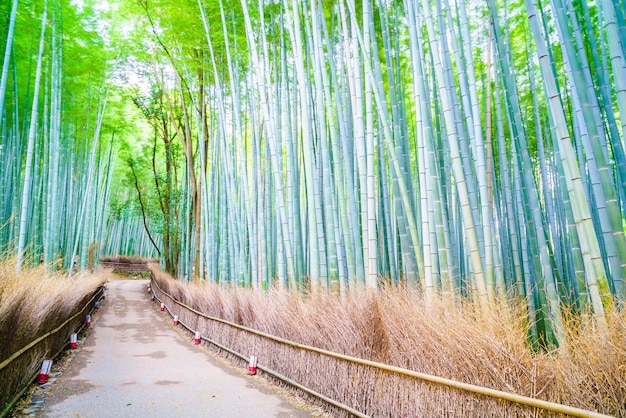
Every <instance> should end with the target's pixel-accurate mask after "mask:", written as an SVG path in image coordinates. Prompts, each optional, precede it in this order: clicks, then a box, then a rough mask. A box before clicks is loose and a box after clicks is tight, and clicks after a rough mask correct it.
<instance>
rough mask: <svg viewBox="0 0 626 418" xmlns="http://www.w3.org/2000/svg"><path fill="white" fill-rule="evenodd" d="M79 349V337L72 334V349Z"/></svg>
mask: <svg viewBox="0 0 626 418" xmlns="http://www.w3.org/2000/svg"><path fill="white" fill-rule="evenodd" d="M76 347H78V335H77V334H76V333H75V332H74V333H72V334H70V348H76Z"/></svg>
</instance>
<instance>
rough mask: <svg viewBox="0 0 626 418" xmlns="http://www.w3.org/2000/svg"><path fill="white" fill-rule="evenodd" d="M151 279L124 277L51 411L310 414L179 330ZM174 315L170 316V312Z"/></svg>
mask: <svg viewBox="0 0 626 418" xmlns="http://www.w3.org/2000/svg"><path fill="white" fill-rule="evenodd" d="M146 283H147V281H145V280H116V281H112V282H110V283H109V294H108V297H107V299H106V301H105V302H106V303H105V304H104V306H103V308H102V309H101V313H100V314H98V317H97V318H96V319H95V321H94V323H93V324H92V329H91V330H90V333H89V336H88V337H87V339H86V342H85V345H84V346H83V347H82V348H81V349H80V350H81V351H80V352H79V353H77V354H76V355H75V356H74V358H73V359H72V361H71V363H70V364H69V366H68V367H67V369H68V370H66V371H65V372H64V373H63V374H62V375H61V376H60V377H59V379H58V380H57V381H56V382H55V383H54V385H53V386H52V387H51V388H50V393H49V395H48V397H47V400H46V401H45V403H44V405H43V410H42V412H43V416H44V417H107V418H108V417H116V418H122V417H185V418H190V417H244V416H249V417H284V418H291V417H309V416H311V414H310V413H306V412H304V411H303V410H301V409H298V408H297V407H295V406H292V405H291V404H290V403H289V402H288V401H287V400H286V399H285V398H283V397H281V396H282V395H278V394H276V393H275V392H274V391H273V390H272V389H271V388H269V389H268V387H267V386H266V385H267V384H265V385H264V384H262V382H261V381H259V378H256V377H247V376H245V375H243V374H240V373H237V372H236V371H233V370H229V368H228V367H227V366H225V365H223V364H220V362H219V361H218V360H216V359H215V358H213V357H212V356H211V355H210V354H208V353H207V352H205V351H204V350H202V349H200V348H199V347H198V346H194V345H193V341H192V339H191V338H189V339H185V338H183V337H182V336H181V334H180V333H179V332H177V331H175V330H174V329H173V326H172V325H170V322H169V320H167V319H166V317H165V315H163V314H161V313H160V312H159V311H158V309H155V305H154V304H151V303H150V302H149V300H148V297H147V294H146V291H145V289H146ZM168 318H169V317H168Z"/></svg>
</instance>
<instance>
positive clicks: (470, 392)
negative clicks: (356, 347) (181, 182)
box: [151, 275, 608, 417]
mask: <svg viewBox="0 0 626 418" xmlns="http://www.w3.org/2000/svg"><path fill="white" fill-rule="evenodd" d="M151 285H152V291H153V293H154V294H155V297H156V298H157V300H158V301H159V302H163V303H164V304H165V308H166V309H167V311H168V313H169V314H170V315H171V316H172V317H173V316H174V315H177V316H178V318H179V322H180V323H181V324H183V325H184V326H185V328H186V329H187V330H189V331H190V332H191V333H192V334H193V333H194V332H195V331H200V333H201V335H202V339H203V340H205V341H207V342H209V343H211V344H213V345H215V346H216V347H217V348H219V349H220V350H223V351H225V352H227V353H229V354H230V355H233V356H235V357H237V358H239V359H241V360H244V361H246V360H247V357H246V356H245V355H244V354H241V353H249V354H255V355H257V356H258V359H259V364H258V365H257V368H258V369H260V370H263V371H265V372H269V374H271V375H273V376H274V377H276V378H278V379H280V380H282V381H284V382H286V383H288V384H290V385H293V386H295V387H297V388H299V389H301V390H303V391H305V392H306V393H309V394H311V395H313V396H315V397H317V398H320V399H322V400H324V401H325V402H327V403H329V404H331V405H333V406H335V407H336V408H338V411H340V412H341V413H343V414H349V415H355V416H400V417H417V416H441V415H450V414H452V415H454V416H457V415H458V416H474V415H481V414H483V413H484V412H485V411H489V413H490V414H493V415H494V416H533V415H536V414H537V413H541V411H544V413H549V414H550V415H551V416H553V415H554V414H563V415H567V416H574V417H608V415H604V414H600V413H597V412H594V411H587V410H583V409H580V408H575V407H571V406H567V405H562V404H558V403H553V402H548V401H544V400H540V399H535V398H531V397H527V396H521V395H517V394H514V393H509V392H504V391H500V390H495V389H491V388H486V387H481V386H476V385H472V384H468V383H464V382H459V381H455V380H451V379H446V378H442V377H439V376H433V375H429V374H425V373H420V372H416V371H413V370H408V369H404V368H401V367H396V366H391V365H388V364H384V363H380V362H375V361H371V360H365V359H362V358H357V357H352V356H349V355H344V354H340V353H335V352H332V351H328V350H324V349H320V348H317V347H312V346H308V345H303V344H299V343H297V342H294V341H290V340H287V339H284V338H280V337H277V336H274V335H270V334H267V333H264V332H261V331H258V330H255V329H252V328H248V327H245V326H243V325H240V324H236V323H233V322H230V321H226V320H224V319H221V318H217V317H212V316H208V315H205V314H204V313H202V312H199V311H198V310H196V309H194V308H192V307H190V306H187V305H185V304H184V303H182V302H180V301H178V300H175V299H174V298H173V297H172V296H171V295H170V294H169V293H167V292H166V291H164V290H163V289H162V288H161V287H160V286H159V284H158V283H157V281H156V280H155V279H154V275H153V279H152V281H151ZM208 336H210V338H209V337H208ZM416 355H418V353H416ZM332 382H341V384H333V383H332ZM372 382H374V383H372ZM451 393H452V394H454V395H455V396H461V397H463V402H460V403H459V402H457V403H454V405H451V404H450V398H451ZM359 411H361V412H359Z"/></svg>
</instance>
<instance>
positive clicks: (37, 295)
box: [0, 260, 105, 410]
mask: <svg viewBox="0 0 626 418" xmlns="http://www.w3.org/2000/svg"><path fill="white" fill-rule="evenodd" d="M104 279H105V278H104V276H103V274H87V273H80V274H78V275H76V276H74V277H72V278H67V277H66V275H64V274H61V273H51V272H49V271H46V269H45V268H44V267H36V268H32V269H23V270H21V272H20V273H16V265H15V262H14V260H8V261H3V262H0V362H2V361H4V360H5V359H7V358H9V357H10V356H11V355H12V354H13V353H15V352H17V351H19V350H20V349H21V348H22V347H24V346H25V345H27V344H28V343H30V342H31V341H33V340H35V339H37V338H38V337H39V336H41V335H43V334H45V333H47V332H49V331H51V330H53V329H55V328H56V327H58V326H59V325H61V324H62V323H63V322H65V321H66V320H67V319H68V318H70V317H71V316H72V315H74V314H75V313H76V312H78V310H79V309H81V308H83V306H84V305H85V304H86V303H87V302H88V301H89V299H90V298H91V296H92V295H93V293H94V291H96V289H97V288H98V287H99V286H100V285H101V284H102V283H103V281H104ZM81 322H84V318H83V317H79V318H76V319H75V320H74V321H71V322H70V323H69V324H68V325H66V326H65V327H64V328H63V329H62V330H61V331H59V332H58V333H57V334H55V335H54V336H51V337H50V338H47V339H46V340H44V341H42V342H41V343H39V344H37V345H36V346H35V347H33V349H31V350H29V351H28V352H27V353H25V354H23V355H22V356H20V357H19V358H18V359H16V360H15V361H13V362H11V363H10V364H9V365H8V366H7V367H5V368H4V369H2V370H0V405H1V406H2V408H1V409H0V410H4V409H5V407H6V406H7V403H9V402H10V401H11V400H12V398H13V397H14V396H16V394H17V392H18V391H19V390H20V389H22V388H23V386H24V385H25V384H26V383H27V382H28V380H29V378H30V377H32V376H33V374H34V373H36V371H37V369H38V368H39V367H40V365H41V361H42V359H44V358H45V357H47V356H50V355H52V354H53V353H55V352H56V351H58V350H59V349H60V348H61V347H63V346H64V345H65V344H66V343H67V342H68V341H69V334H71V333H72V332H74V330H75V329H76V328H77V327H78V326H79V324H80V323H81Z"/></svg>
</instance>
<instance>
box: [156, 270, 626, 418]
mask: <svg viewBox="0 0 626 418" xmlns="http://www.w3.org/2000/svg"><path fill="white" fill-rule="evenodd" d="M154 273H155V276H156V277H155V278H156V280H157V281H158V283H159V286H161V287H162V288H164V289H167V290H168V291H169V292H171V293H172V294H174V295H175V297H176V298H180V300H182V301H188V302H185V303H189V304H190V305H191V306H193V307H194V308H196V309H198V310H200V311H202V312H204V313H205V314H208V315H211V316H217V317H220V318H223V319H227V320H230V321H233V322H236V323H241V324H243V325H245V326H248V327H251V328H255V329H258V330H260V331H264V332H267V333H270V334H273V335H276V336H279V337H283V338H286V339H289V340H292V341H296V342H298V343H300V344H306V345H311V346H315V347H319V348H323V349H327V350H331V351H335V352H338V353H343V354H348V355H351V356H355V357H361V358H365V359H370V360H375V361H379V362H383V363H387V364H391V365H395V366H400V367H404V368H407V369H411V370H415V371H419V372H423V373H428V374H433V375H437V376H442V377H446V378H450V379H454V380H458V381H462V382H466V383H471V384H475V385H480V386H485V387H489V388H494V389H498V390H503V391H507V392H512V393H517V394H520V395H525V396H530V397H535V398H540V399H544V400H548V401H552V402H559V403H563V404H566V405H571V406H575V407H579V408H583V409H588V410H594V411H598V412H601V413H605V414H611V415H617V416H626V406H625V405H626V349H625V348H624V342H625V341H626V313H625V312H611V313H609V314H608V315H609V318H608V319H609V328H610V332H609V336H608V338H606V339H603V338H602V337H601V336H600V335H599V334H598V333H597V332H596V331H595V330H594V329H593V327H592V326H591V325H590V323H585V322H584V321H582V320H581V319H580V318H579V319H577V320H574V319H571V320H569V321H567V322H566V326H567V329H568V335H569V337H568V345H567V347H565V348H561V349H559V350H556V351H553V352H550V353H533V351H532V350H531V348H530V347H529V345H528V340H527V335H528V329H527V322H526V319H525V315H524V308H523V307H522V306H513V307H511V306H507V305H505V304H499V305H497V306H495V307H494V308H493V309H492V310H491V312H489V313H487V314H485V313H484V312H482V310H480V309H478V307H477V306H476V305H475V304H473V303H471V302H463V303H461V304H458V303H456V304H455V303H454V302H452V301H450V300H446V299H443V298H441V299H435V300H432V301H429V302H428V303H426V302H425V301H424V299H423V298H422V297H421V296H419V295H418V294H415V293H411V292H410V291H408V290H402V289H395V288H387V289H383V290H381V291H379V292H376V293H371V292H368V291H365V290H359V289H357V290H356V291H355V292H353V293H351V294H349V295H347V296H344V297H343V298H341V297H339V296H337V295H333V294H319V293H312V294H308V295H302V294H299V293H294V292H289V291H286V290H280V289H275V290H271V291H268V292H254V291H251V290H246V289H240V288H231V287H221V288H220V287H218V286H216V285H210V284H201V285H198V284H183V283H180V282H177V281H174V280H171V279H170V278H168V277H167V276H166V275H165V274H163V273H161V272H158V271H155V272H154ZM175 313H176V314H178V315H179V316H181V315H182V316H184V317H185V319H183V321H186V322H187V323H191V324H192V326H193V327H195V326H197V327H198V329H200V330H201V331H202V333H203V335H206V336H209V337H210V338H212V339H214V340H216V341H217V342H219V343H221V344H224V345H226V346H228V347H230V348H232V349H234V350H236V351H238V352H240V353H244V354H252V353H255V354H257V355H258V358H259V364H262V365H264V366H266V367H269V368H270V369H273V370H275V371H277V372H279V373H282V374H284V375H286V376H288V377H290V378H292V379H293V380H295V381H296V382H299V383H301V384H304V385H305V386H307V387H310V388H312V389H314V390H317V391H319V392H321V393H323V394H324V395H326V396H329V397H331V398H333V399H336V400H338V401H340V402H342V403H344V404H347V405H350V406H351V407H353V408H356V409H358V410H360V411H362V412H364V413H366V414H368V415H371V416H404V415H405V414H407V416H413V415H416V416H535V414H536V413H537V414H538V415H539V416H546V415H548V416H554V414H548V413H542V412H541V411H538V412H537V411H534V410H533V409H532V408H527V407H523V406H518V405H513V404H510V403H506V402H501V401H499V400H495V399H489V398H486V397H483V396H480V395H473V394H471V393H468V392H464V391H460V390H454V389H449V388H444V387H441V386H436V385H433V384H430V383H426V382H422V381H419V380H415V379H412V378H407V377H403V376H399V375H396V374H391V373H387V372H382V371H380V370H375V369H372V368H369V367H363V366H355V365H353V364H350V363H346V362H345V361H341V360H336V359H331V358H326V357H322V356H320V355H319V354H314V353H310V352H307V351H304V350H300V349H296V348H293V347H290V346H285V345H282V344H278V343H275V342H272V341H269V340H267V339H265V338H261V337H256V336H251V335H249V334H247V333H244V332H242V331H236V330H233V329H232V328H230V327H228V326H226V325H221V324H218V323H214V322H213V321H206V320H204V319H198V318H197V317H196V316H195V315H191V314H189V313H185V312H183V311H177V312H175ZM182 316H181V319H182ZM335 412H336V413H337V414H338V415H343V414H342V413H341V412H338V411H335Z"/></svg>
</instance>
